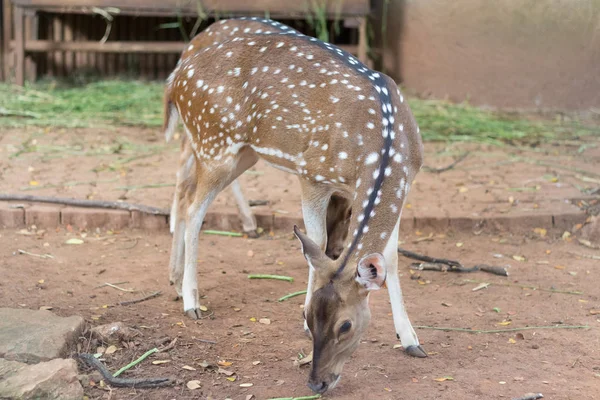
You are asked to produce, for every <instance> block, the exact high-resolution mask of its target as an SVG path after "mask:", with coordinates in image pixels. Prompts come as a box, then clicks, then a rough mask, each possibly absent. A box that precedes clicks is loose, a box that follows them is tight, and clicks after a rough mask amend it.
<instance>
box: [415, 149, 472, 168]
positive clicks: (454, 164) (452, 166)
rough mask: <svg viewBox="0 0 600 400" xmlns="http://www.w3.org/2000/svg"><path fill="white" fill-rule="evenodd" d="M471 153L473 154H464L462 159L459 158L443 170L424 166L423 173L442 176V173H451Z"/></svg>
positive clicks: (468, 152)
mask: <svg viewBox="0 0 600 400" xmlns="http://www.w3.org/2000/svg"><path fill="white" fill-rule="evenodd" d="M470 153H471V152H470V151H467V152H466V153H463V154H462V155H461V156H460V157H458V158H457V159H456V160H454V161H453V162H452V163H451V164H450V165H448V166H446V167H443V168H431V167H428V166H426V165H424V166H423V171H427V172H432V173H434V174H441V173H442V172H446V171H450V170H451V169H452V168H454V167H456V165H458V163H460V162H461V161H463V160H464V159H465V158H467V157H468V156H469V154H470Z"/></svg>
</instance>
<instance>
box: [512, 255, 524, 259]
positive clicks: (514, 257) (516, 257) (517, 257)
mask: <svg viewBox="0 0 600 400" xmlns="http://www.w3.org/2000/svg"><path fill="white" fill-rule="evenodd" d="M512 258H513V260H516V261H525V257H523V256H519V255H516V254H515V255H514V256H512Z"/></svg>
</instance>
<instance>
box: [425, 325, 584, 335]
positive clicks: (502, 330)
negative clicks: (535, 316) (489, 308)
mask: <svg viewBox="0 0 600 400" xmlns="http://www.w3.org/2000/svg"><path fill="white" fill-rule="evenodd" d="M415 328H418V329H431V330H434V331H444V332H465V333H477V334H479V333H504V332H519V331H531V330H536V329H589V328H590V327H589V326H588V325H549V326H525V327H522V328H508V329H491V330H478V329H470V328H443V327H437V326H426V325H420V326H415Z"/></svg>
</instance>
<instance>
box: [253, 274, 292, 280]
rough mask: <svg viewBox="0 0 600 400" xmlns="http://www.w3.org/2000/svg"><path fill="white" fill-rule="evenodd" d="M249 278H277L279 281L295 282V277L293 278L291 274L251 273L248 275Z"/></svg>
mask: <svg viewBox="0 0 600 400" xmlns="http://www.w3.org/2000/svg"><path fill="white" fill-rule="evenodd" d="M248 279H276V280H279V281H288V282H294V278H292V277H291V276H283V275H267V274H251V275H248Z"/></svg>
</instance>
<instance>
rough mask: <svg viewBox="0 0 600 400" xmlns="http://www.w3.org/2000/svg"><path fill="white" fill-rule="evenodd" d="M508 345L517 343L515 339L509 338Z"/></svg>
mask: <svg viewBox="0 0 600 400" xmlns="http://www.w3.org/2000/svg"><path fill="white" fill-rule="evenodd" d="M508 343H510V344H515V343H517V341H516V340H515V339H513V338H509V339H508Z"/></svg>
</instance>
